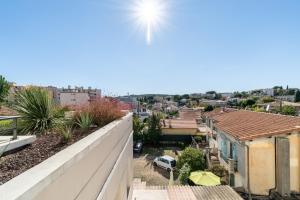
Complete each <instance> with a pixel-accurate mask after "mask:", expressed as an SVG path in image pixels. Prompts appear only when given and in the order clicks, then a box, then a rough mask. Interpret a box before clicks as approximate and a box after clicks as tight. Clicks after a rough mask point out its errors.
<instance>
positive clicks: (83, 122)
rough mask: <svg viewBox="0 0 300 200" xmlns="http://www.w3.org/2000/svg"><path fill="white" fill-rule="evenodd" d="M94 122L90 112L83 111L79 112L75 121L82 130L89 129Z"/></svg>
mask: <svg viewBox="0 0 300 200" xmlns="http://www.w3.org/2000/svg"><path fill="white" fill-rule="evenodd" d="M92 122H93V120H92V117H91V115H90V114H89V113H85V112H82V113H79V115H78V117H77V118H76V122H75V123H76V125H77V126H78V127H80V129H81V130H82V131H87V130H88V129H89V128H90V127H91V125H92Z"/></svg>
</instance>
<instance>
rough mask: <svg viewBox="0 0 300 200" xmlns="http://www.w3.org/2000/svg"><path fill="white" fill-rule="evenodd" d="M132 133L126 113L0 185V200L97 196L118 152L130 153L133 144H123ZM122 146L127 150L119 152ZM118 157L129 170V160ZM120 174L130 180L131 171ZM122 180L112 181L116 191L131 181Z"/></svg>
mask: <svg viewBox="0 0 300 200" xmlns="http://www.w3.org/2000/svg"><path fill="white" fill-rule="evenodd" d="M131 133H132V114H127V115H126V116H125V117H123V118H122V119H121V120H116V121H114V122H112V123H110V124H108V125H106V126H105V127H103V128H101V129H99V130H97V131H95V132H94V133H92V134H90V135H88V136H87V137H85V138H83V139H81V140H80V141H78V142H76V143H75V144H73V145H71V146H69V147H67V148H66V149H64V150H62V151H60V152H59V153H57V154H55V155H54V156H52V157H50V158H49V159H47V160H45V161H44V162H42V163H40V164H39V165H36V166H35V167H33V168H31V169H29V170H27V171H26V172H24V173H23V174H21V175H19V176H17V177H15V178H14V179H12V180H10V181H8V182H7V183H5V184H3V185H1V186H0V194H1V196H0V199H5V200H12V199H43V200H47V199H49V200H50V199H51V200H52V199H64V200H68V199H85V200H89V199H96V198H97V196H98V195H99V194H100V193H101V191H102V187H103V185H104V184H105V183H106V181H107V179H108V177H109V176H110V174H111V172H112V169H113V168H114V166H115V164H116V162H117V160H120V155H125V156H128V155H131V154H132V146H131V147H128V146H126V144H128V140H131V139H132V136H131ZM129 144H131V145H132V142H130V143H129ZM125 147H127V148H126V151H130V153H129V152H128V153H126V154H123V153H122V154H121V152H122V151H123V149H124V148H125ZM121 160H125V161H126V163H125V164H124V165H122V166H121V167H122V168H123V169H122V170H123V171H127V170H131V169H128V167H129V166H131V165H132V163H131V162H132V159H128V158H126V159H123V158H122V159H121ZM123 174H125V176H128V177H126V179H128V180H129V179H132V177H131V173H123ZM123 179H124V177H119V179H116V180H115V181H116V182H115V184H112V185H113V187H114V189H116V192H117V191H118V190H119V188H124V187H125V188H126V187H130V185H129V186H128V182H130V183H131V181H128V182H124V181H122V180H123ZM121 184H125V186H123V185H121ZM109 191H111V189H109ZM116 196H117V197H118V195H116ZM120 197H121V198H120V199H124V196H120ZM116 199H117V198H116Z"/></svg>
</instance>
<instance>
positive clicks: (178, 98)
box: [173, 95, 181, 102]
mask: <svg viewBox="0 0 300 200" xmlns="http://www.w3.org/2000/svg"><path fill="white" fill-rule="evenodd" d="M180 99H181V98H180V95H174V97H173V100H174V101H175V102H179V101H180Z"/></svg>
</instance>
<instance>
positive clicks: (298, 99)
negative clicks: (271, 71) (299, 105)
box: [295, 90, 300, 102]
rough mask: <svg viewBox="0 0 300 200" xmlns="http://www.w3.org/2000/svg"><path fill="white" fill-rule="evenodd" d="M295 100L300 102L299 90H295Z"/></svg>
mask: <svg viewBox="0 0 300 200" xmlns="http://www.w3.org/2000/svg"><path fill="white" fill-rule="evenodd" d="M295 102H300V91H299V90H297V91H296V93H295Z"/></svg>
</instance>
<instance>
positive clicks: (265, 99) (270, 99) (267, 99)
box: [262, 97, 275, 103]
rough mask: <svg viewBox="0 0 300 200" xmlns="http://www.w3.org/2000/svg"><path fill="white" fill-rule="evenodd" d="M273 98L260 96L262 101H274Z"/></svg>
mask: <svg viewBox="0 0 300 200" xmlns="http://www.w3.org/2000/svg"><path fill="white" fill-rule="evenodd" d="M274 101H275V100H274V98H272V97H263V98H262V102H263V103H271V102H274Z"/></svg>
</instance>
